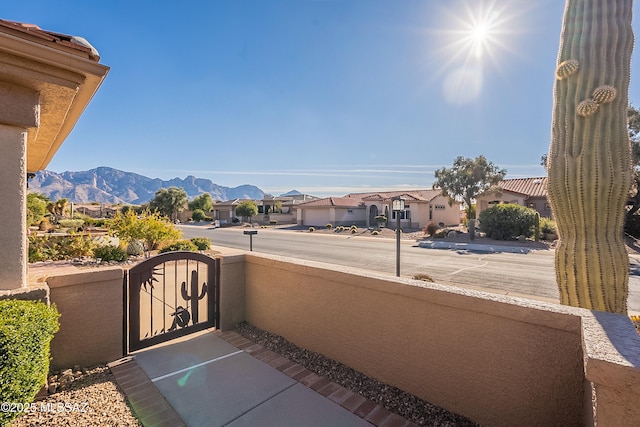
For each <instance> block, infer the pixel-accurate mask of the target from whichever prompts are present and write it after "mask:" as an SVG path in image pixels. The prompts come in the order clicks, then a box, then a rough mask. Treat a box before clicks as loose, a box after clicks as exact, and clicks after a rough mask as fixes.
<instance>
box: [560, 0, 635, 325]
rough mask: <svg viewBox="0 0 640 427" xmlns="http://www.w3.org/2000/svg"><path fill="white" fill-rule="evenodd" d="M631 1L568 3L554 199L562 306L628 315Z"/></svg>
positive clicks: (578, 0)
mask: <svg viewBox="0 0 640 427" xmlns="http://www.w3.org/2000/svg"><path fill="white" fill-rule="evenodd" d="M632 3H633V1H632V0H607V1H603V0H567V5H566V8H565V13H564V22H563V28H562V34H561V40H560V51H559V53H558V67H557V69H556V83H555V85H554V102H553V120H552V131H551V147H550V150H549V156H548V171H549V180H548V181H549V184H548V185H549V187H548V190H549V200H550V202H551V206H552V209H553V213H554V216H555V219H556V222H557V227H558V234H559V237H560V240H559V243H558V247H557V248H556V258H555V266H556V280H557V283H558V288H559V291H560V301H561V303H562V304H566V305H571V306H578V307H583V308H588V309H593V310H600V311H610V312H614V313H626V311H627V295H628V280H629V258H628V255H627V253H626V251H625V246H624V240H623V234H622V226H623V220H624V206H625V202H626V200H627V197H628V190H629V188H630V185H631V176H632V166H631V150H630V144H629V136H628V134H627V105H628V89H629V76H630V62H631V52H632V49H633V31H632V29H631V15H632Z"/></svg>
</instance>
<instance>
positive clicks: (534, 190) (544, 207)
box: [476, 177, 551, 218]
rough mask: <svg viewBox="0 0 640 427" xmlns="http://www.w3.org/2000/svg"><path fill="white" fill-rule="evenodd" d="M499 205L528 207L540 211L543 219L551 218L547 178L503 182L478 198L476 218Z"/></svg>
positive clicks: (517, 179) (506, 180)
mask: <svg viewBox="0 0 640 427" xmlns="http://www.w3.org/2000/svg"><path fill="white" fill-rule="evenodd" d="M499 203H515V204H518V205H520V206H526V207H529V208H532V209H535V210H536V211H538V213H539V214H540V216H541V217H544V218H551V205H550V204H549V200H548V199H547V177H539V178H516V179H505V180H502V181H501V182H500V183H499V184H498V185H496V186H494V187H492V188H490V189H489V190H487V191H485V192H484V193H483V194H481V195H479V196H478V197H477V198H476V218H478V217H479V216H480V212H482V211H484V210H486V209H488V208H490V207H491V206H493V205H496V204H499Z"/></svg>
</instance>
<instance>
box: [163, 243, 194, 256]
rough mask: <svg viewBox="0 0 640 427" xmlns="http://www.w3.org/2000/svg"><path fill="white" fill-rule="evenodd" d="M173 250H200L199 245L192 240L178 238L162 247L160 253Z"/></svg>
mask: <svg viewBox="0 0 640 427" xmlns="http://www.w3.org/2000/svg"><path fill="white" fill-rule="evenodd" d="M173 251H189V252H198V247H197V246H196V245H195V244H193V242H192V241H190V240H178V241H175V242H173V243H170V244H168V245H166V246H164V247H163V248H162V249H160V251H159V252H160V253H161V254H162V253H165V252H173Z"/></svg>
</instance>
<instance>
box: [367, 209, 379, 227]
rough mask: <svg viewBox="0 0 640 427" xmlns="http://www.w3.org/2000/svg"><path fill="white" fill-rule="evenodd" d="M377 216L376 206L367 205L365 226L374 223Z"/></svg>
mask: <svg viewBox="0 0 640 427" xmlns="http://www.w3.org/2000/svg"><path fill="white" fill-rule="evenodd" d="M377 216H378V207H377V206H376V205H371V206H369V221H367V227H371V226H372V225H373V224H376V217H377Z"/></svg>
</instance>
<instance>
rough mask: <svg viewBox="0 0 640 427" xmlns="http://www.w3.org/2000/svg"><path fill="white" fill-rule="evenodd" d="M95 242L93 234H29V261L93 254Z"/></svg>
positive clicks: (62, 258)
mask: <svg viewBox="0 0 640 427" xmlns="http://www.w3.org/2000/svg"><path fill="white" fill-rule="evenodd" d="M94 247H95V243H94V242H93V239H92V238H91V236H89V235H87V236H84V235H70V236H50V235H48V234H44V235H40V236H38V235H36V234H32V235H30V236H29V262H37V261H48V260H51V261H59V260H66V259H73V258H80V257H83V256H91V255H93V249H94Z"/></svg>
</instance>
